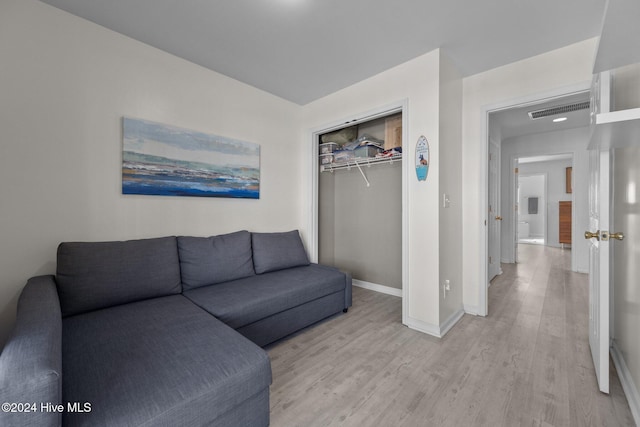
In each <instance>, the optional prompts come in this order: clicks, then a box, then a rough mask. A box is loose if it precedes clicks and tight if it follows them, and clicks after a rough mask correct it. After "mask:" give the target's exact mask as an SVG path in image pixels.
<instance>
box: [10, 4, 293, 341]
mask: <svg viewBox="0 0 640 427" xmlns="http://www.w3.org/2000/svg"><path fill="white" fill-rule="evenodd" d="M0 76H1V78H0V129H1V130H2V131H1V132H0V150H1V152H0V343H2V342H4V340H5V339H6V338H7V334H8V331H9V329H10V327H11V326H12V324H13V321H14V313H15V304H16V300H17V296H18V294H19V292H20V290H21V289H22V287H23V286H24V283H25V282H26V280H27V278H29V277H30V276H33V275H37V274H49V273H53V272H54V271H55V254H56V246H57V245H58V243H59V242H61V241H69V240H115V239H132V238H141V237H150V236H163V235H178V234H188V235H212V234H218V233H224V232H229V231H233V230H238V229H250V230H263V231H266V230H273V231H276V230H288V229H293V228H299V227H300V225H301V222H302V212H301V211H302V209H301V197H300V195H301V193H302V191H303V190H302V184H301V182H300V179H299V177H300V175H301V174H302V170H303V168H302V167H301V166H300V162H299V161H295V160H294V161H292V160H291V159H300V153H301V149H300V145H298V144H296V143H295V142H296V141H297V137H298V135H299V133H300V132H299V130H298V128H297V124H298V123H299V121H300V120H299V114H300V107H299V106H297V105H295V104H292V103H289V102H287V101H284V100H282V99H280V98H277V97H274V96H272V95H270V94H267V93H265V92H261V91H259V90H257V89H255V88H252V87H250V86H247V85H244V84H241V83H239V82H237V81H235V80H232V79H230V78H227V77H224V76H222V75H220V74H217V73H214V72H212V71H209V70H207V69H204V68H202V67H199V66H197V65H194V64H192V63H189V62H187V61H184V60H181V59H178V58H176V57H174V56H172V55H169V54H167V53H164V52H162V51H159V50H157V49H154V48H151V47H149V46H147V45H145V44H142V43H139V42H136V41H133V40H132V39H129V38H127V37H124V36H122V35H119V34H117V33H114V32H112V31H109V30H107V29H105V28H103V27H100V26H97V25H95V24H92V23H90V22H88V21H85V20H83V19H80V18H77V17H74V16H72V15H70V14H67V13H65V12H62V11H60V10H58V9H55V8H52V7H50V6H48V5H45V4H43V3H41V2H39V1H35V0H3V1H2V2H1V3H0ZM122 116H130V117H136V118H144V119H149V120H153V121H157V122H161V123H167V124H171V125H176V126H180V127H184V128H188V129H195V130H199V131H204V132H210V133H215V134H219V135H223V136H228V137H232V138H237V139H241V140H246V141H250V142H255V143H259V144H261V194H260V199H259V200H241V199H219V198H191V197H148V196H123V195H122V194H121V187H120V186H121V152H122V146H121V145H122V142H121V139H122V137H121V118H122ZM305 188H306V187H305Z"/></svg>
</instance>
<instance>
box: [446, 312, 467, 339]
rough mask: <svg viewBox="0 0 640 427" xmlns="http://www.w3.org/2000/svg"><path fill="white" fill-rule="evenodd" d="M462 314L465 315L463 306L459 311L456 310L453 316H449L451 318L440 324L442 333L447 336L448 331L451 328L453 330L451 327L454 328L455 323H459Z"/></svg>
mask: <svg viewBox="0 0 640 427" xmlns="http://www.w3.org/2000/svg"><path fill="white" fill-rule="evenodd" d="M462 316H464V310H463V309H462V307H461V308H460V309H458V311H456V312H455V313H453V314H452V315H451V316H449V318H448V319H447V320H445V321H444V323H442V324H441V325H440V333H441V335H442V336H445V335H446V333H447V332H449V330H451V328H453V327H454V325H455V324H456V323H458V321H459V320H460V319H462Z"/></svg>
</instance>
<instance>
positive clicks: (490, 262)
mask: <svg viewBox="0 0 640 427" xmlns="http://www.w3.org/2000/svg"><path fill="white" fill-rule="evenodd" d="M489 264H493V261H491V256H489Z"/></svg>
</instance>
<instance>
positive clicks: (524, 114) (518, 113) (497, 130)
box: [489, 91, 590, 143]
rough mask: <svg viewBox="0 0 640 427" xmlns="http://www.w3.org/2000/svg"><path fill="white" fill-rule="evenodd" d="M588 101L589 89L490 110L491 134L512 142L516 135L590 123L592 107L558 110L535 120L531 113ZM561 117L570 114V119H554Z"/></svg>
mask: <svg viewBox="0 0 640 427" xmlns="http://www.w3.org/2000/svg"><path fill="white" fill-rule="evenodd" d="M584 101H589V92H588V91H585V92H579V93H574V94H571V95H566V96H563V97H559V98H553V99H548V100H543V101H541V102H537V103H534V104H527V105H523V106H520V107H513V108H509V109H505V110H501V111H496V112H492V113H490V114H489V134H490V137H491V138H492V139H494V140H500V141H502V142H503V143H504V142H508V140H509V139H510V138H514V137H516V136H522V135H529V134H536V133H542V132H553V131H560V130H566V129H574V128H579V127H584V126H589V111H590V110H589V109H588V108H587V109H584V110H578V111H571V112H569V113H562V114H556V115H553V116H549V117H544V118H540V119H536V120H532V119H531V118H530V117H529V114H528V113H529V112H530V111H536V110H543V109H547V108H552V107H557V106H564V105H567V104H573V103H578V102H584ZM559 117H566V118H567V120H565V121H563V122H558V123H555V122H554V121H553V120H554V119H556V118H559Z"/></svg>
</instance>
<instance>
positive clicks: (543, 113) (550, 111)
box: [529, 101, 589, 120]
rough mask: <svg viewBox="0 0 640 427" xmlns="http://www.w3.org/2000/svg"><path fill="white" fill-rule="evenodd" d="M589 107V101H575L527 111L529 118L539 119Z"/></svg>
mask: <svg viewBox="0 0 640 427" xmlns="http://www.w3.org/2000/svg"><path fill="white" fill-rule="evenodd" d="M587 109H589V101H583V102H576V103H574V104H567V105H559V106H557V107H550V108H545V109H544V110H537V111H529V117H530V118H531V120H535V119H541V118H543V117H549V116H555V115H557V114H565V113H569V112H571V111H578V110H587Z"/></svg>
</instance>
